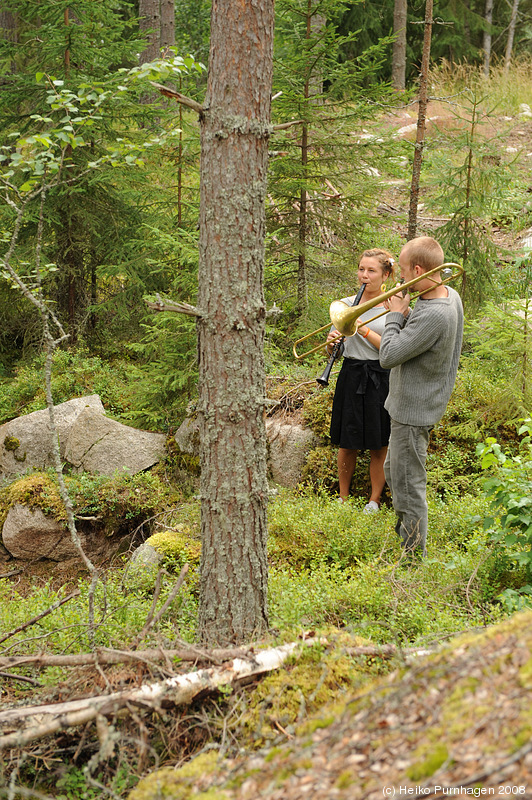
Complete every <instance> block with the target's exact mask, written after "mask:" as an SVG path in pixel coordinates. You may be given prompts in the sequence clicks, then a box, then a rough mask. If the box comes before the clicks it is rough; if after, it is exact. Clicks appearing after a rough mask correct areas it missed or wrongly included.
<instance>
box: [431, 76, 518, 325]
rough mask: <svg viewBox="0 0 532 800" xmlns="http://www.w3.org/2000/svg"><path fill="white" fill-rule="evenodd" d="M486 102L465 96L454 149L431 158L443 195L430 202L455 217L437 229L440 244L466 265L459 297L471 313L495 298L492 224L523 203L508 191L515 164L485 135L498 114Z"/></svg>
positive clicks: (450, 256) (496, 139)
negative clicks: (492, 118)
mask: <svg viewBox="0 0 532 800" xmlns="http://www.w3.org/2000/svg"><path fill="white" fill-rule="evenodd" d="M484 99H485V98H481V97H480V96H478V95H477V94H475V93H469V92H466V93H465V95H464V96H463V99H462V106H461V108H460V111H455V112H454V114H455V116H456V128H454V129H453V130H452V148H446V149H445V150H443V149H440V151H439V153H437V154H434V156H433V164H434V170H435V180H436V184H437V186H438V188H439V193H438V195H437V196H436V197H435V198H434V199H433V201H432V202H433V204H434V206H436V207H438V208H444V209H445V213H446V214H448V215H450V217H451V219H450V220H449V221H448V222H446V223H445V225H443V226H442V227H441V228H440V229H439V230H438V240H439V241H440V243H441V245H442V247H443V249H444V251H445V254H446V258H447V259H448V260H449V261H457V262H458V263H460V264H462V266H463V267H464V270H465V272H464V275H463V277H462V286H461V294H462V297H463V299H464V302H465V303H466V305H467V306H468V307H469V308H470V309H472V310H473V311H475V310H476V309H478V307H479V306H480V305H481V304H482V302H484V301H485V300H486V299H487V297H489V296H490V294H491V295H493V294H495V281H494V270H493V267H492V265H493V264H494V262H496V260H497V248H496V246H495V245H494V243H493V241H492V238H491V236H490V227H491V223H492V222H493V220H494V219H500V218H501V216H505V215H510V216H513V215H514V214H515V213H516V212H517V211H518V210H519V209H520V207H521V206H522V200H520V198H519V197H516V196H515V192H512V191H510V186H511V181H512V162H511V160H510V159H508V158H504V157H501V149H502V148H501V144H500V141H499V137H497V136H494V135H493V133H492V132H491V131H487V132H486V131H484V132H483V131H482V126H483V125H486V123H488V122H489V116H490V114H493V113H494V110H493V109H490V110H489V111H487V112H484V111H483V110H482V103H483V102H484ZM449 153H450V154H451V158H449ZM453 154H455V155H454V157H453Z"/></svg>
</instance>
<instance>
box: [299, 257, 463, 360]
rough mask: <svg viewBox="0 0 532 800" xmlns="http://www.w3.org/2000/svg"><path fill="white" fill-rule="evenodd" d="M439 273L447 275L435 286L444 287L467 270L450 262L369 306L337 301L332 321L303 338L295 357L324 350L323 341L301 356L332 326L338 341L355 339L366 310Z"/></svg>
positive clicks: (333, 307)
mask: <svg viewBox="0 0 532 800" xmlns="http://www.w3.org/2000/svg"><path fill="white" fill-rule="evenodd" d="M435 272H441V273H442V274H443V280H441V281H438V280H433V281H432V283H433V284H434V286H443V285H444V284H446V283H449V281H452V280H454V279H455V278H459V277H460V276H461V275H462V274H463V272H464V268H463V267H461V266H460V264H455V263H454V262H452V261H449V262H447V263H445V264H441V265H440V266H439V267H434V269H431V270H428V271H427V272H425V273H423V275H422V276H421V277H419V278H413V279H412V280H411V281H407V282H406V283H399V284H398V285H397V286H394V287H393V289H389V290H388V291H387V292H383V294H380V295H379V296H378V297H374V298H373V300H367V301H366V302H365V303H360V304H359V305H358V306H350V305H347V303H344V302H343V301H342V300H333V302H332V303H331V305H330V307H329V315H330V317H331V322H328V323H327V324H326V325H322V326H321V328H316V330H315V331H312V332H311V333H307V335H306V336H302V337H301V339H297V341H295V342H294V345H293V348H292V352H293V353H294V358H296V359H297V360H298V361H301V360H302V359H304V358H306V357H307V356H310V355H312V353H316V352H317V351H318V350H321V349H322V348H323V346H324V343H323V342H320V344H318V345H316V346H315V347H313V348H311V349H310V350H307V351H306V352H304V353H298V352H297V346H298V345H300V344H301V343H302V342H306V341H307V340H308V339H310V338H312V337H313V336H317V334H318V333H321V332H322V331H325V330H328V329H329V328H330V327H331V323H332V325H333V327H334V328H336V330H337V331H338V337H337V338H338V339H339V338H341V337H342V336H354V334H355V333H356V331H357V320H358V318H359V317H361V316H362V314H364V313H365V312H366V311H369V310H370V309H371V308H374V307H375V306H378V305H380V304H381V303H384V301H385V300H388V298H389V297H393V296H394V295H396V294H399V292H401V293H403V294H404V293H405V291H406V290H407V289H408V287H409V286H414V285H415V284H416V283H419V281H420V280H423V279H425V278H430V276H431V275H434V273H435ZM433 288H434V287H433V286H431V287H429V288H428V289H424V290H423V291H420V292H416V293H415V294H413V295H412V300H416V299H417V298H418V297H420V296H421V295H423V294H425V292H430V291H431V290H432V289H433ZM387 313H388V309H384V310H383V311H380V312H379V313H378V314H375V315H374V316H373V317H371V319H368V320H364V325H369V324H370V322H373V321H374V320H376V319H378V318H379V317H382V316H383V315H384V314H387ZM333 341H335V340H333Z"/></svg>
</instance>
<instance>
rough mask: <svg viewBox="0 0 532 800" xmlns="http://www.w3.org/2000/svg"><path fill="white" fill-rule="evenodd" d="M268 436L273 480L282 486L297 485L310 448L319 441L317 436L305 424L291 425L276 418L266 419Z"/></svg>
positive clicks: (269, 467)
mask: <svg viewBox="0 0 532 800" xmlns="http://www.w3.org/2000/svg"><path fill="white" fill-rule="evenodd" d="M266 436H267V439H268V469H269V472H270V475H271V478H272V480H273V481H274V482H275V483H278V484H279V485H280V486H287V487H289V488H293V487H295V486H297V484H298V483H299V481H300V480H301V471H302V469H303V467H304V466H305V463H306V460H307V456H308V454H309V450H311V449H312V448H313V447H316V445H317V443H318V438H317V436H316V435H315V434H314V433H313V432H312V431H311V430H310V429H309V428H304V427H303V425H290V424H289V423H286V422H282V421H280V420H276V419H275V418H270V419H267V420H266Z"/></svg>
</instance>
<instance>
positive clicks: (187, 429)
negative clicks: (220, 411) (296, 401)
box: [175, 417, 319, 488]
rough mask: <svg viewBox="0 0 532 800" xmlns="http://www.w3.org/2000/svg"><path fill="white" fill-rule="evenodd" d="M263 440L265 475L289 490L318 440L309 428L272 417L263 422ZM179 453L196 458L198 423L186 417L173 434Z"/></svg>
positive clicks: (298, 476) (295, 483)
mask: <svg viewBox="0 0 532 800" xmlns="http://www.w3.org/2000/svg"><path fill="white" fill-rule="evenodd" d="M266 438H267V443H268V474H269V477H270V478H271V479H272V480H273V481H274V483H278V484H279V485H280V486H287V487H289V488H293V487H295V486H297V484H298V483H299V481H300V480H301V471H302V469H303V467H304V466H305V463H306V460H307V456H308V453H309V451H310V450H311V449H312V448H314V447H316V445H317V444H318V442H319V440H318V437H317V436H316V435H315V434H314V433H312V431H311V430H310V429H309V428H305V427H303V425H294V424H291V423H289V422H286V421H285V420H278V419H276V418H275V417H268V418H267V419H266ZM175 440H176V442H177V444H178V445H179V448H180V450H182V451H183V452H184V453H190V454H191V455H194V456H198V455H199V434H198V422H197V420H196V419H193V418H191V417H189V418H187V419H186V420H185V421H184V422H183V423H182V425H181V426H180V427H179V429H178V431H177V432H176V434H175Z"/></svg>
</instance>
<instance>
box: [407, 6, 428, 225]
mask: <svg viewBox="0 0 532 800" xmlns="http://www.w3.org/2000/svg"><path fill="white" fill-rule="evenodd" d="M432 11H433V0H426V3H425V35H424V39H423V57H422V60H421V74H420V76H419V108H418V116H417V130H416V144H415V150H414V163H413V165H412V184H411V187H410V206H409V209H408V233H407V239H408V240H409V241H410V239H413V238H414V237H415V236H416V232H417V207H418V204H419V182H420V179H421V164H422V163H423V147H424V144H425V128H426V119H427V104H428V79H429V64H430V45H431V41H432Z"/></svg>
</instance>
